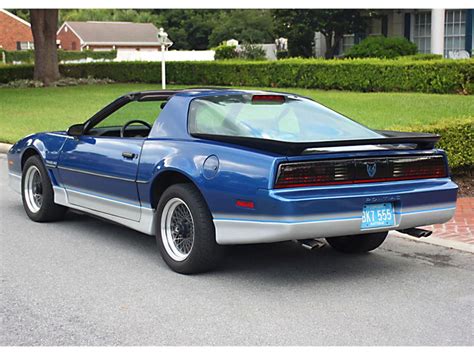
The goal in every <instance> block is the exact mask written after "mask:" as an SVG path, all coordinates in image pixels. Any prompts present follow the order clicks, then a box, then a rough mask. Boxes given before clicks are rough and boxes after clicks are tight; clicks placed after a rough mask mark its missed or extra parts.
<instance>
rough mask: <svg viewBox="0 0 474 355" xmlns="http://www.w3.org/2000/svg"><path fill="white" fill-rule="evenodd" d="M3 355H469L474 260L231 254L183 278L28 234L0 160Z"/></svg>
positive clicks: (86, 226)
mask: <svg viewBox="0 0 474 355" xmlns="http://www.w3.org/2000/svg"><path fill="white" fill-rule="evenodd" d="M0 194H1V195H0V237H1V240H0V243H1V244H0V246H1V254H0V257H1V275H0V276H1V285H2V286H1V289H0V292H1V299H0V309H1V317H2V329H1V334H0V345H474V336H473V329H474V328H473V317H472V314H473V305H474V297H473V294H474V290H473V285H474V264H473V254H468V253H464V252H461V251H456V250H452V249H446V248H443V247H439V246H434V245H429V244H425V243H419V242H414V241H411V240H406V239H402V238H397V237H392V238H389V239H388V240H387V242H386V243H385V244H384V245H383V246H382V247H381V248H380V249H378V250H377V251H375V252H373V253H371V254H368V255H363V256H347V255H341V254H338V253H337V252H335V251H333V250H331V249H330V248H329V247H327V248H323V249H320V250H313V251H308V250H306V249H303V248H301V247H299V246H298V245H296V244H294V243H291V242H289V243H279V244H274V245H258V246H240V247H234V248H232V249H231V250H230V253H229V256H228V258H227V261H226V262H225V263H224V265H222V266H221V268H220V269H219V270H218V271H215V272H212V273H208V274H204V275H196V276H183V275H178V274H175V273H173V272H172V271H170V270H169V269H168V268H167V267H166V265H165V264H164V262H163V261H162V260H161V259H160V257H159V255H158V253H157V250H156V248H155V241H154V239H153V238H152V237H148V236H145V235H142V234H140V233H137V232H134V231H131V230H128V229H125V228H123V227H119V226H116V225H113V224H110V223H107V222H104V221H101V220H97V219H94V218H91V217H89V216H85V215H78V214H74V213H69V214H68V215H67V218H66V220H64V221H62V222H58V223H47V224H38V223H34V222H32V221H30V220H29V219H28V218H27V217H26V215H25V213H24V211H23V207H22V205H21V199H20V196H19V195H17V194H15V193H14V192H12V191H10V189H8V187H7V172H6V158H5V156H4V155H0Z"/></svg>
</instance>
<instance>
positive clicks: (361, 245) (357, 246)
mask: <svg viewBox="0 0 474 355" xmlns="http://www.w3.org/2000/svg"><path fill="white" fill-rule="evenodd" d="M387 235H388V232H381V233H370V234H359V235H350V236H344V237H332V238H326V241H327V242H328V244H329V245H330V246H331V247H333V248H334V249H336V250H337V251H340V252H341V253H347V254H359V253H367V252H369V251H372V250H374V249H377V248H378V247H379V246H381V245H382V243H383V242H384V240H385V238H387Z"/></svg>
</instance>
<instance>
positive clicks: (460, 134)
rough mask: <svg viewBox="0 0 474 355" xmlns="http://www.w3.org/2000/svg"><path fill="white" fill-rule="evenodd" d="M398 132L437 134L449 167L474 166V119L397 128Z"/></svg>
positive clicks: (394, 128) (395, 128)
mask: <svg viewBox="0 0 474 355" xmlns="http://www.w3.org/2000/svg"><path fill="white" fill-rule="evenodd" d="M390 129H392V130H396V131H411V132H425V133H437V134H439V135H440V136H441V139H440V141H439V142H438V144H437V147H438V148H440V149H443V150H445V151H446V153H447V154H448V161H449V166H450V167H451V168H453V169H459V168H468V167H473V166H474V144H473V142H474V118H466V119H453V120H446V121H444V122H441V123H437V124H433V125H424V126H414V127H405V126H395V127H390Z"/></svg>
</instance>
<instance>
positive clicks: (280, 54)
mask: <svg viewBox="0 0 474 355" xmlns="http://www.w3.org/2000/svg"><path fill="white" fill-rule="evenodd" d="M276 57H277V59H286V58H288V51H277V52H276Z"/></svg>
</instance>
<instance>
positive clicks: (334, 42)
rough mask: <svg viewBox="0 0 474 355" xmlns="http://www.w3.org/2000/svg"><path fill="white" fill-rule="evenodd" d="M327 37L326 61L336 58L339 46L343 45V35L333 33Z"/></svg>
mask: <svg viewBox="0 0 474 355" xmlns="http://www.w3.org/2000/svg"><path fill="white" fill-rule="evenodd" d="M325 37H326V52H325V53H324V57H325V58H326V59H331V58H334V56H335V55H336V51H337V49H338V48H339V44H340V43H341V39H342V35H340V34H337V33H332V34H330V35H328V36H325Z"/></svg>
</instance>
